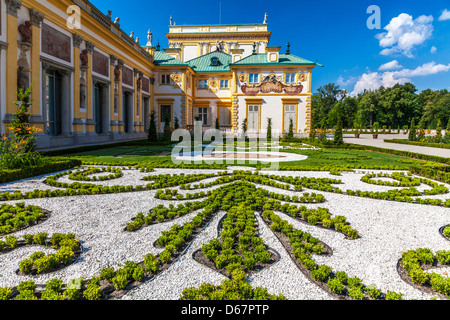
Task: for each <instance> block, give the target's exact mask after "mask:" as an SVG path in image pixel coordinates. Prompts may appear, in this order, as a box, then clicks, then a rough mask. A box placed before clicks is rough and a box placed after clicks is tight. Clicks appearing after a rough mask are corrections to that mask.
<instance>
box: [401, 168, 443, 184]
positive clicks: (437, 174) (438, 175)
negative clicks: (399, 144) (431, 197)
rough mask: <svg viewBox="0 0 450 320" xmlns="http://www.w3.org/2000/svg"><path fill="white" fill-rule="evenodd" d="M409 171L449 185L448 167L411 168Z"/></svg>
mask: <svg viewBox="0 0 450 320" xmlns="http://www.w3.org/2000/svg"><path fill="white" fill-rule="evenodd" d="M409 171H410V172H412V173H414V174H416V175H419V176H423V177H426V178H428V179H432V180H437V181H440V182H444V183H450V166H411V167H409Z"/></svg>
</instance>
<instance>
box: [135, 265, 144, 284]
mask: <svg viewBox="0 0 450 320" xmlns="http://www.w3.org/2000/svg"><path fill="white" fill-rule="evenodd" d="M144 275H145V272H144V268H143V267H142V266H137V267H136V268H134V272H133V279H134V280H136V281H139V282H140V281H142V280H143V279H144Z"/></svg>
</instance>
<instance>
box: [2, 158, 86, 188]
mask: <svg viewBox="0 0 450 320" xmlns="http://www.w3.org/2000/svg"><path fill="white" fill-rule="evenodd" d="M81 164H82V162H81V160H77V159H67V158H44V164H43V165H40V166H32V167H28V168H25V169H13V170H0V183H6V182H11V181H17V180H21V179H26V178H31V177H36V176H40V175H43V174H47V173H53V172H58V171H63V170H67V169H71V168H74V167H78V166H80V165H81Z"/></svg>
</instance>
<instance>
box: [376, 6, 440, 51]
mask: <svg viewBox="0 0 450 320" xmlns="http://www.w3.org/2000/svg"><path fill="white" fill-rule="evenodd" d="M433 20H434V19H433V16H425V15H422V16H420V17H418V18H416V19H413V17H412V16H410V15H409V14H407V13H402V14H400V15H399V16H398V17H395V18H393V19H392V20H391V21H390V22H389V24H388V25H387V26H386V27H384V29H385V30H386V31H387V32H383V33H379V34H377V36H376V38H377V39H378V40H379V44H380V47H382V48H384V49H383V50H382V51H381V52H380V54H382V55H391V54H394V53H401V54H403V55H405V56H407V57H410V58H412V57H413V54H412V50H413V49H414V47H416V46H418V45H421V44H423V43H424V42H425V41H426V40H428V39H429V38H430V37H431V36H432V34H433V30H434V29H433V24H432V23H433Z"/></svg>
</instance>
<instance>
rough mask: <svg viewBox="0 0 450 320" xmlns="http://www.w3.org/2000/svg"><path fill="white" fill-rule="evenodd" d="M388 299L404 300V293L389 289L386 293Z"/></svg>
mask: <svg viewBox="0 0 450 320" xmlns="http://www.w3.org/2000/svg"><path fill="white" fill-rule="evenodd" d="M386 300H403V295H402V294H401V293H397V292H394V291H390V290H388V292H387V293H386Z"/></svg>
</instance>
